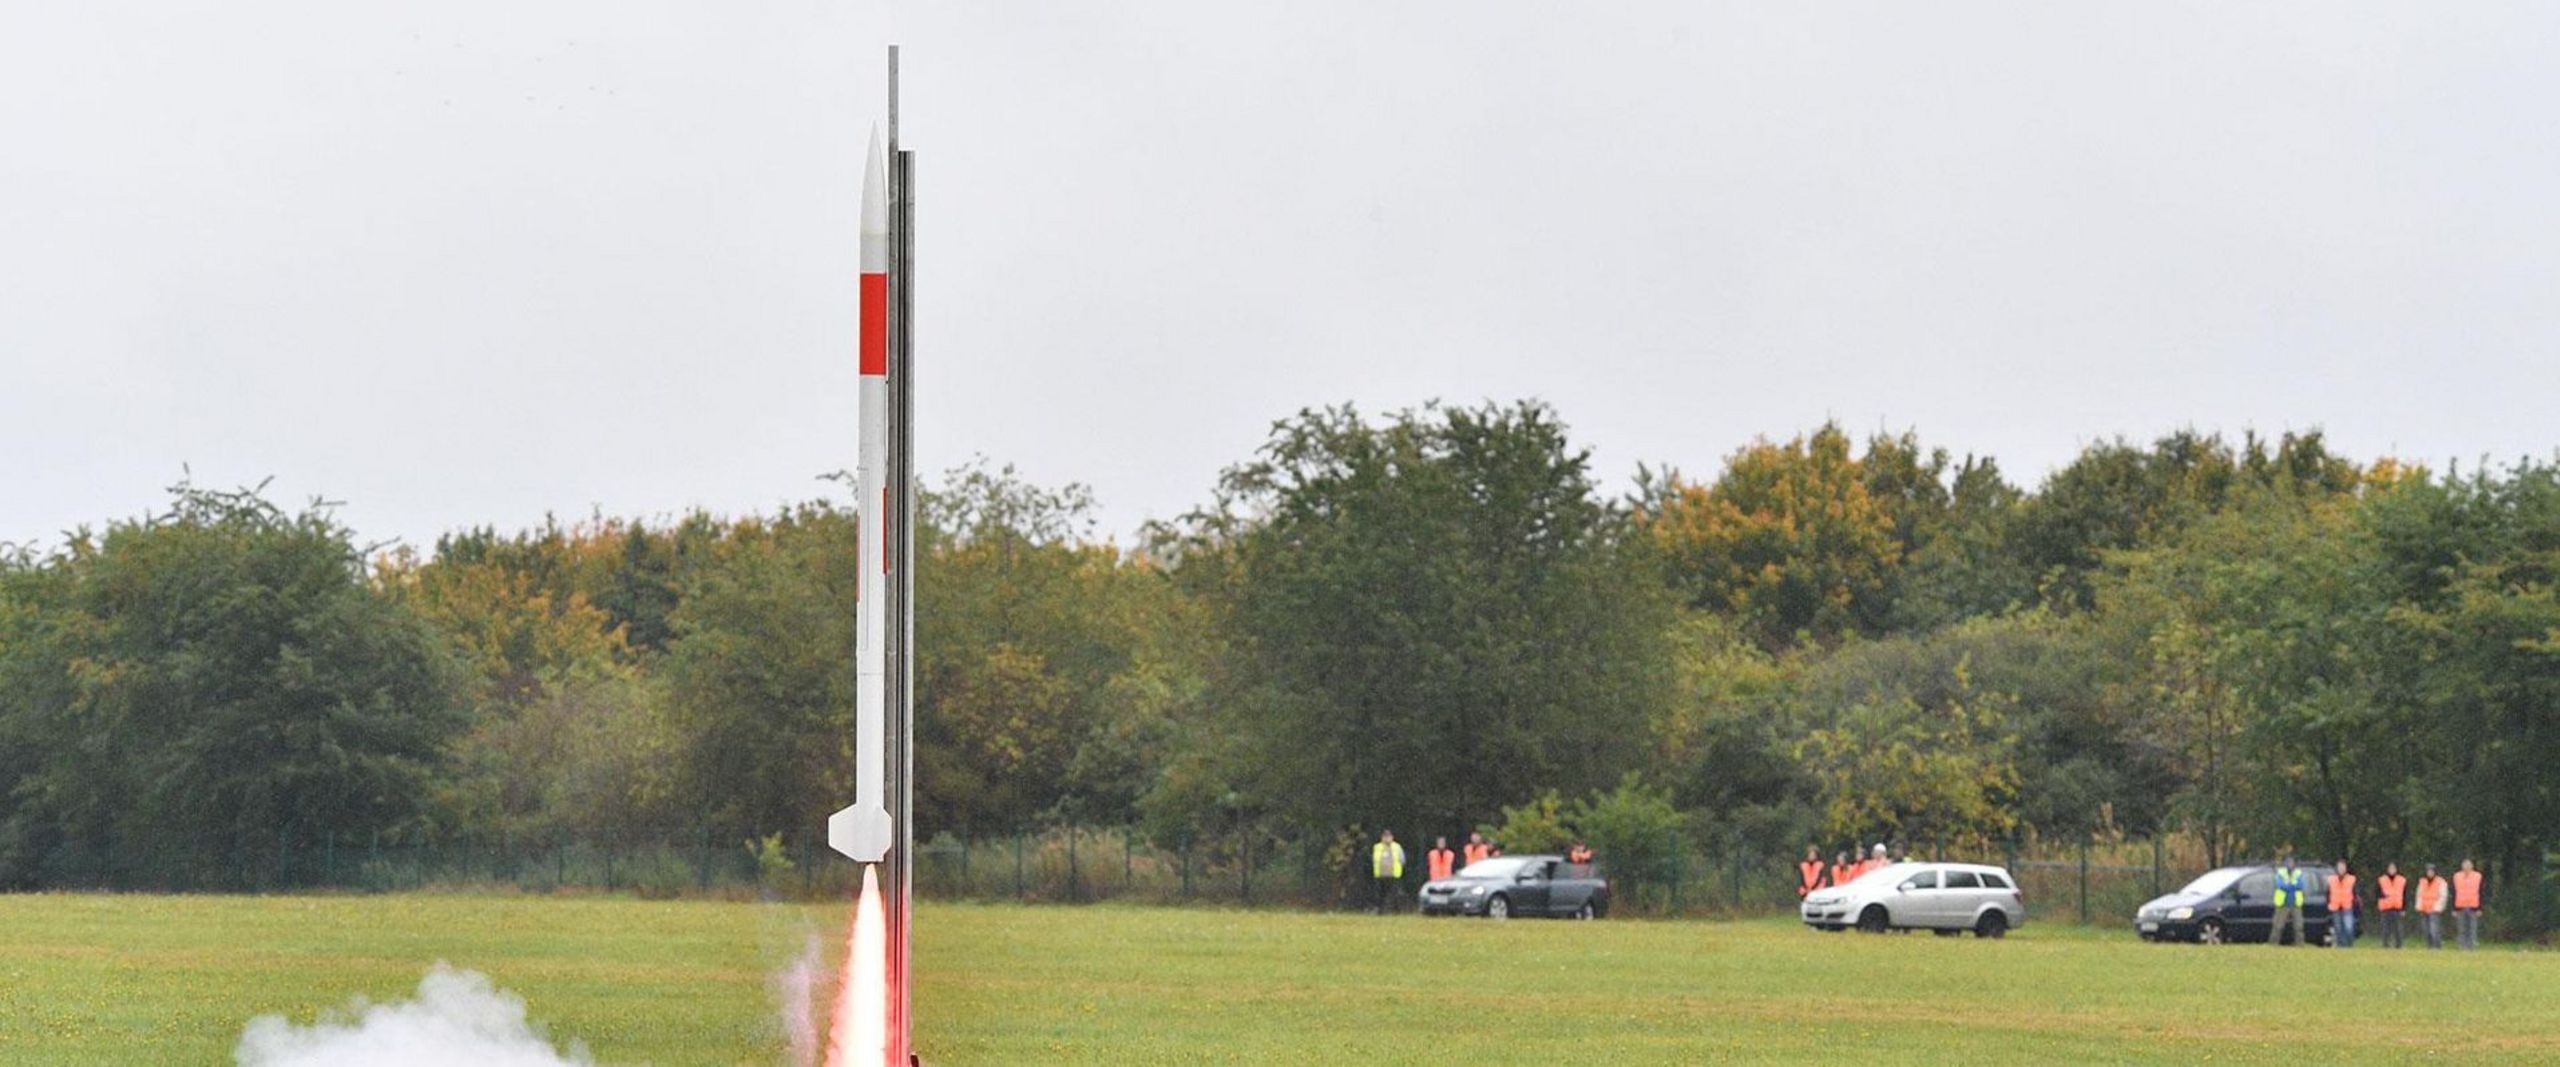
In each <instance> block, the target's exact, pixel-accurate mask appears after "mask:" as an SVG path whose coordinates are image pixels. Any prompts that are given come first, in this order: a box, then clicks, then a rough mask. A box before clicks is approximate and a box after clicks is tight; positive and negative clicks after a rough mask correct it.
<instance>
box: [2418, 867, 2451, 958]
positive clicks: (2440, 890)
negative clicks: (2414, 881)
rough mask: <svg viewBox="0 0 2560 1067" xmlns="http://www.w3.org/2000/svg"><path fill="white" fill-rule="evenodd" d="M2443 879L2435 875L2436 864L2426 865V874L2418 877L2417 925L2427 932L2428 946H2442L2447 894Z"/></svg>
mask: <svg viewBox="0 0 2560 1067" xmlns="http://www.w3.org/2000/svg"><path fill="white" fill-rule="evenodd" d="M2447 895H2448V894H2447V892H2446V891H2445V884H2444V879H2443V878H2440V877H2438V876H2437V875H2436V865H2435V864H2432V863H2430V864H2428V865H2427V875H2426V877H2424V878H2420V879H2418V926H2419V928H2420V929H2422V930H2425V931H2426V933H2427V947H2428V948H2443V947H2444V903H2445V897H2446V896H2447Z"/></svg>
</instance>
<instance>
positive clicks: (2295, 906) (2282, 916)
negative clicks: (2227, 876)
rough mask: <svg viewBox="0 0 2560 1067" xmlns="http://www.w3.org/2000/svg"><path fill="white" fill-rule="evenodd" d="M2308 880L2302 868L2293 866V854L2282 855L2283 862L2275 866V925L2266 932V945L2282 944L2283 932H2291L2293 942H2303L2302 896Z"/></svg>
mask: <svg viewBox="0 0 2560 1067" xmlns="http://www.w3.org/2000/svg"><path fill="white" fill-rule="evenodd" d="M2309 885H2310V880H2309V879H2307V878H2304V877H2303V875H2302V868H2300V867H2296V866H2294V865H2293V853H2291V852H2287V853H2285V854H2284V862H2282V863H2278V864H2276V924H2275V925H2274V926H2272V927H2269V928H2268V930H2267V943H2268V944H2270V945H2282V944H2284V932H2285V931H2286V930H2287V929H2291V930H2292V931H2293V937H2294V940H2295V941H2303V940H2306V938H2305V937H2304V936H2303V928H2302V895H2303V891H2304V890H2305V889H2306V888H2308V887H2309Z"/></svg>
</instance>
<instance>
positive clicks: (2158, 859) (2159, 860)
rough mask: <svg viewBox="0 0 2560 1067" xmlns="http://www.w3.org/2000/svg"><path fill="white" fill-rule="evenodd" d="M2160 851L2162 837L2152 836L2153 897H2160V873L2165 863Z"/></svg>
mask: <svg viewBox="0 0 2560 1067" xmlns="http://www.w3.org/2000/svg"><path fill="white" fill-rule="evenodd" d="M2165 862H2166V861H2165V859H2164V858H2163V856H2162V855H2161V851H2160V835H2159V834H2158V833H2156V832H2155V833H2153V834H2152V835H2151V895H2152V896H2155V897H2156V896H2159V895H2160V872H2161V869H2162V867H2163V865H2164V863H2165Z"/></svg>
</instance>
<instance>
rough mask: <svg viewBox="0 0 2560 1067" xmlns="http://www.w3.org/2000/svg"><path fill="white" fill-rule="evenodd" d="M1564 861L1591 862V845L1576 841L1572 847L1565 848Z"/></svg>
mask: <svg viewBox="0 0 2560 1067" xmlns="http://www.w3.org/2000/svg"><path fill="white" fill-rule="evenodd" d="M1564 861H1565V862H1566V863H1581V864H1588V863H1590V862H1591V846H1589V845H1586V844H1583V843H1582V842H1580V841H1576V842H1574V843H1573V847H1572V848H1568V849H1566V850H1564Z"/></svg>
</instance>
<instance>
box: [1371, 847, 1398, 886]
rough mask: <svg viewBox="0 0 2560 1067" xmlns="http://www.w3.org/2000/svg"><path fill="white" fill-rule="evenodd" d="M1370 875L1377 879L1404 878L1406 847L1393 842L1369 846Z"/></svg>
mask: <svg viewBox="0 0 2560 1067" xmlns="http://www.w3.org/2000/svg"><path fill="white" fill-rule="evenodd" d="M1369 874H1370V875H1371V876H1373V877H1377V878H1402V877H1404V846H1403V845H1399V844H1397V843H1395V842H1393V841H1380V842H1378V843H1377V844H1374V845H1371V846H1369Z"/></svg>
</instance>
